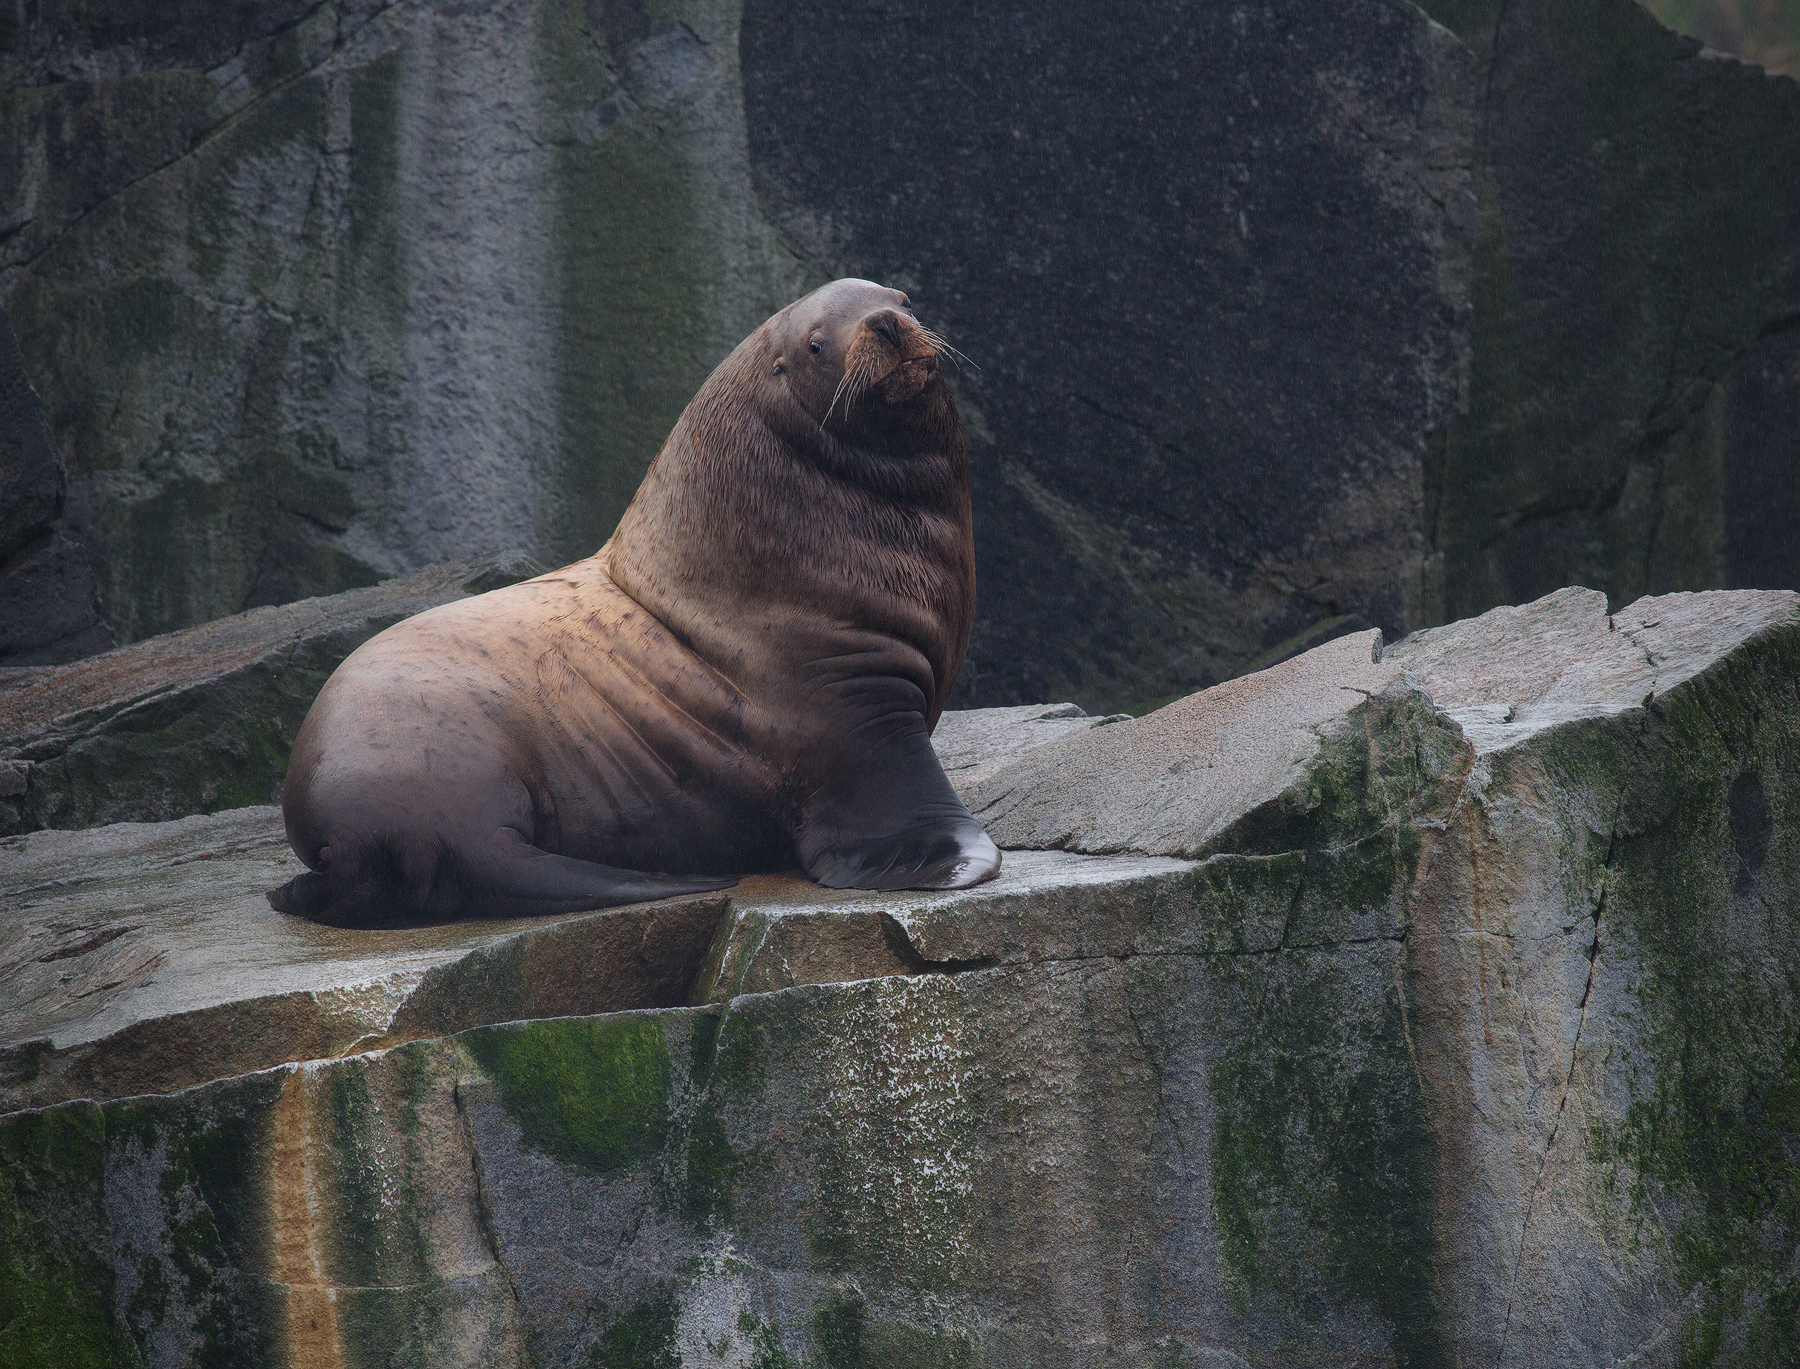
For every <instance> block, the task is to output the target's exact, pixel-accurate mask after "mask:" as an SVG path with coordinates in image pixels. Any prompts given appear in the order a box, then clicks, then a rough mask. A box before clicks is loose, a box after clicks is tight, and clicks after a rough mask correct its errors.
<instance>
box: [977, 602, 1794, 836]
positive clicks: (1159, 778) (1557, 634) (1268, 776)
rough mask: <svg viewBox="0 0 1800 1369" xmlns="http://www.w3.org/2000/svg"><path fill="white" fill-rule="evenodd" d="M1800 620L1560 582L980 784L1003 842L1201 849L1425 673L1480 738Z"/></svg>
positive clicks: (1585, 708)
mask: <svg viewBox="0 0 1800 1369" xmlns="http://www.w3.org/2000/svg"><path fill="white" fill-rule="evenodd" d="M1797 624H1800V595H1796V594H1794V593H1792V592H1789V591H1754V590H1746V591H1716V592H1709V593H1699V594H1665V595H1660V596H1656V597H1653V598H1647V599H1640V600H1638V601H1637V602H1636V603H1634V604H1631V605H1629V606H1628V607H1626V608H1624V609H1621V610H1620V611H1619V612H1618V613H1616V614H1611V615H1609V614H1608V613H1607V611H1606V596H1605V595H1604V594H1601V593H1599V592H1598V591H1595V590H1587V589H1581V588H1569V589H1562V590H1558V591H1556V592H1555V593H1553V594H1550V595H1546V596H1545V597H1544V598H1542V599H1539V600H1537V601H1536V602H1534V603H1530V604H1525V605H1521V606H1518V607H1507V608H1497V609H1492V610H1490V611H1489V612H1487V613H1484V614H1482V615H1481V616H1480V617H1478V618H1471V619H1467V620H1465V621H1462V622H1458V623H1452V624H1449V625H1447V626H1445V627H1441V628H1431V629H1428V630H1426V631H1423V632H1419V633H1415V634H1413V635H1412V636H1410V637H1408V638H1406V639H1404V640H1402V641H1400V642H1397V643H1394V644H1393V645H1392V646H1389V647H1386V648H1383V647H1382V645H1381V634H1380V633H1379V632H1363V633H1354V634H1352V635H1350V636H1347V637H1340V638H1338V639H1337V640H1336V641H1333V642H1328V643H1326V644H1325V645H1324V646H1321V647H1315V648H1314V649H1313V650H1311V651H1309V652H1306V653H1305V654H1304V655H1301V656H1296V657H1295V658H1293V659H1292V660H1290V661H1284V662H1283V663H1281V664H1280V665H1277V666H1273V667H1271V668H1270V669H1268V670H1263V671H1258V672H1257V673H1256V674H1254V675H1246V676H1243V677H1241V678H1239V679H1236V680H1229V681H1227V682H1226V683H1224V684H1222V685H1215V686H1214V687H1213V688H1211V689H1208V690H1204V691H1202V692H1200V693H1197V694H1192V695H1189V696H1188V697H1187V698H1185V699H1180V700H1178V701H1176V702H1175V703H1173V704H1170V705H1168V706H1167V707H1165V708H1162V709H1159V710H1158V711H1157V712H1155V713H1152V714H1150V715H1149V716H1147V717H1143V718H1138V719H1134V720H1131V721H1128V722H1122V723H1118V724H1116V725H1114V726H1111V727H1108V728H1106V729H1104V730H1102V731H1088V732H1084V733H1081V734H1078V735H1071V736H1069V737H1065V738H1060V739H1058V740H1057V741H1056V742H1055V743H1054V744H1053V745H1049V746H1044V747H1041V748H1036V749H1033V750H1032V751H1031V752H1030V753H1029V754H1026V755H1021V756H1018V757H1017V758H1015V759H1011V760H1008V761H1004V762H1002V763H1001V764H998V765H993V766H989V767H986V768H985V769H984V770H983V771H982V772H981V773H982V778H981V779H979V780H975V781H973V782H971V783H968V784H966V785H965V786H964V791H963V792H964V798H965V800H966V801H967V802H968V804H969V807H970V809H971V811H972V812H973V813H974V814H975V816H976V817H977V818H978V819H979V820H980V821H981V822H982V824H983V825H984V826H986V828H987V829H988V832H989V834H990V835H992V836H993V838H994V840H995V841H996V842H998V843H999V844H1000V845H1001V846H1002V847H1034V848H1049V847H1055V848H1061V849H1064V850H1071V851H1088V852H1094V853H1104V852H1113V851H1145V852H1152V853H1156V854H1160V855H1171V856H1187V857H1198V856H1203V855H1205V854H1207V853H1208V852H1209V851H1210V850H1213V849H1217V847H1218V843H1219V842H1220V841H1221V840H1222V839H1224V838H1226V837H1227V836H1228V834H1230V833H1231V832H1232V831H1233V829H1234V824H1237V823H1240V822H1242V821H1243V820H1245V819H1246V818H1249V817H1250V816H1251V815H1253V814H1255V813H1257V811H1258V810H1259V809H1262V808H1264V806H1265V805H1271V804H1276V803H1278V802H1280V801H1283V800H1284V798H1285V799H1286V800H1287V801H1288V806H1289V807H1294V806H1301V807H1311V806H1316V805H1317V803H1318V798H1317V796H1308V795H1306V794H1305V793H1303V792H1302V790H1303V789H1304V786H1305V784H1306V783H1308V782H1309V777H1310V776H1312V775H1314V774H1315V773H1316V772H1317V771H1318V770H1319V769H1320V765H1321V758H1322V756H1324V754H1325V752H1326V750H1327V749H1328V746H1329V743H1330V741H1331V739H1332V738H1334V737H1337V736H1340V735H1342V734H1343V732H1344V729H1345V727H1346V726H1347V725H1349V723H1350V720H1351V715H1352V714H1353V713H1355V712H1356V711H1357V710H1358V709H1359V708H1364V709H1365V710H1366V709H1367V708H1373V707H1377V706H1378V704H1379V702H1380V700H1381V699H1387V700H1389V702H1390V703H1395V704H1397V701H1398V699H1399V697H1400V696H1401V695H1404V694H1405V693H1407V692H1408V691H1411V692H1413V693H1414V694H1416V696H1417V701H1418V703H1419V704H1420V705H1421V706H1423V707H1425V708H1427V709H1431V710H1434V711H1438V712H1441V714H1442V715H1443V716H1444V717H1445V718H1447V719H1448V720H1449V721H1450V722H1451V723H1453V724H1454V725H1455V726H1456V727H1458V728H1460V729H1461V732H1462V734H1463V735H1464V736H1466V737H1467V738H1468V740H1469V742H1470V743H1471V744H1472V745H1473V746H1474V747H1475V749H1476V751H1477V752H1480V751H1485V750H1490V749H1493V748H1496V747H1503V746H1506V745H1510V744H1513V743H1516V742H1519V741H1522V740H1524V739H1526V738H1529V737H1532V736H1534V735H1536V734H1537V733H1538V732H1540V731H1542V730H1544V729H1546V728H1551V727H1556V726H1558V725H1561V724H1564V723H1569V722H1573V721H1576V720H1578V719H1582V718H1599V717H1607V716H1612V715H1616V714H1619V713H1622V712H1624V711H1626V710H1629V709H1633V708H1642V707H1644V706H1645V705H1646V704H1647V703H1649V702H1650V701H1651V700H1653V699H1654V698H1655V697H1656V696H1658V695H1659V694H1662V693H1665V692H1667V691H1668V690H1670V689H1673V688H1675V687H1677V686H1678V685H1680V684H1682V683H1683V682H1685V681H1687V680H1690V679H1692V678H1693V677H1694V676H1695V675H1696V674H1698V673H1700V672H1701V671H1704V670H1705V669H1707V668H1708V667H1709V666H1712V665H1714V664H1716V663H1717V662H1719V661H1720V660H1723V659H1724V658H1726V657H1727V656H1729V655H1730V654H1731V653H1732V652H1733V651H1734V650H1736V649H1737V648H1738V647H1740V646H1742V645H1744V644H1745V643H1746V642H1749V641H1751V640H1753V639H1755V638H1757V637H1758V636H1760V635H1763V634H1766V633H1769V632H1776V631H1781V630H1786V629H1792V628H1793V627H1795V626H1796V625H1797Z"/></svg>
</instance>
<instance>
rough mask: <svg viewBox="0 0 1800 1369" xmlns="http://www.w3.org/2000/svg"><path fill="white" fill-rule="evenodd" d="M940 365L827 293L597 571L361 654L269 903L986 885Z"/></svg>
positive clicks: (988, 847)
mask: <svg viewBox="0 0 1800 1369" xmlns="http://www.w3.org/2000/svg"><path fill="white" fill-rule="evenodd" d="M942 346H943V344H942V343H941V340H940V339H938V338H937V337H936V336H935V335H934V334H932V333H930V332H928V331H927V330H925V329H924V328H922V327H920V325H919V324H918V322H917V321H916V320H915V319H914V318H913V315H912V312H911V308H910V304H909V302H908V300H907V298H906V296H905V295H903V294H901V293H900V292H899V291H897V290H889V289H886V288H884V287H882V286H879V285H875V284H873V283H871V282H869V281H861V280H840V281H836V282H834V283H832V284H830V285H827V286H824V287H823V288H821V289H819V290H817V291H815V292H813V293H812V294H810V295H808V296H806V298H804V299H802V300H799V301H797V302H795V303H794V304H791V305H789V306H788V307H787V308H786V309H783V310H782V311H781V312H780V313H778V314H776V315H775V316H774V317H773V318H771V319H770V320H769V321H768V322H767V323H765V324H763V325H762V327H760V328H758V329H757V330H756V331H755V332H754V333H752V334H751V335H750V336H749V337H748V338H746V339H745V340H744V342H743V343H742V344H740V345H739V346H738V348H737V349H736V350H735V351H733V352H732V354H731V355H730V356H728V357H727V358H726V359H725V360H724V361H723V362H722V363H720V365H719V367H718V369H717V370H715V371H714V372H713V373H712V375H711V376H710V377H709V378H708V379H707V381H706V383H705V384H704V385H702V386H701V388H700V392H699V393H698V394H697V395H695V397H694V399H693V402H692V403H690V404H689V405H688V407H687V409H686V411H685V412H684V413H683V414H682V415H681V418H680V419H679V420H678V421H677V422H676V424H675V427H674V430H673V431H672V432H671V433H670V434H669V438H668V441H667V442H665V443H664V444H663V448H662V450H661V452H659V453H658V455H657V457H656V460H655V461H654V462H653V463H652V464H651V466H650V470H649V472H648V474H646V475H645V477H644V482H643V484H642V485H641V486H640V487H639V489H638V492H637V495H636V496H635V498H633V500H632V502H631V506H630V507H629V508H628V509H627V510H626V511H625V516H624V517H623V518H622V519H621V520H620V522H619V526H618V529H617V531H615V532H614V533H613V535H612V537H611V539H609V540H608V541H607V543H606V545H605V546H603V547H601V548H600V550H599V551H598V552H597V553H595V554H594V555H593V556H591V557H589V558H587V559H586V560H583V561H577V562H576V563H575V564H574V565H571V566H565V567H564V568H563V569H561V570H557V571H552V572H551V573H549V574H547V575H541V576H539V577H538V578H536V579H535V580H527V581H525V582H523V583H521V584H517V585H512V586H509V587H507V588H505V589H499V590H494V591H492V592H491V593H487V594H482V595H477V596H475V597H473V598H470V599H466V600H463V601H461V602H458V603H454V604H446V605H443V606H442V607H439V608H434V609H431V610H429V611H428V612H425V613H422V614H420V615H418V616H417V617H415V618H411V619H408V620H407V621H405V622H402V623H398V624H396V625H395V626H393V627H391V628H389V629H387V630H386V631H385V632H383V633H381V634H380V635H378V636H376V637H374V638H372V639H371V640H370V641H368V642H366V643H364V644H363V645H362V646H361V647H359V648H358V649H357V650H356V651H355V652H354V653H353V654H352V655H351V656H350V657H349V658H348V659H347V660H345V661H344V663H343V664H342V665H341V666H339V667H338V669H337V672H336V673H335V674H334V675H333V676H332V677H331V679H330V680H329V681H328V682H327V683H326V685H325V688H324V689H323V690H322V691H321V692H320V694H319V697H318V699H317V700H316V701H315V702H314V704H313V706H312V710H311V712H309V713H308V714H307V717H306V721H305V723H304V724H303V725H302V727H301V729H300V733H299V736H298V737H297V738H296V740H295V743H294V750H293V755H292V758H291V760H290V763H289V768H288V774H287V780H286V782H285V784H284V785H283V787H282V793H281V804H282V809H283V812H284V815H285V818H286V822H287V833H288V840H289V841H290V842H291V843H292V845H293V848H294V850H295V852H296V853H297V854H298V855H299V857H300V859H301V860H302V861H304V862H305V863H306V865H307V867H308V871H307V873H305V874H302V875H300V876H299V877H298V878H296V879H294V880H292V881H290V882H289V883H288V884H286V885H284V886H283V887H281V888H280V889H277V890H275V891H273V892H272V893H270V895H269V902H270V903H271V904H272V905H273V906H274V907H275V908H277V909H279V910H280V911H282V912H288V913H296V914H300V915H302V916H306V917H310V918H314V919H316V920H319V921H325V922H331V923H335V924H338V925H346V926H360V925H371V924H374V923H380V922H394V921H416V920H422V919H431V920H435V919H448V918H456V917H509V916H517V915H521V914H534V913H557V912H573V911H577V910H580V909H586V908H598V907H606V906H608V905H611V904H617V903H629V902H635V901H638V900H642V899H652V898H662V897H666V896H668V895H672V894H683V893H692V892H697V891H701V890H707V889H717V888H722V887H724V886H726V885H729V884H730V883H732V880H731V879H730V878H728V876H733V875H736V874H739V873H747V872H751V871H758V870H771V869H782V868H791V867H792V865H793V864H794V863H795V862H796V860H797V861H798V863H799V864H800V866H801V867H802V868H803V869H804V870H805V871H806V873H807V874H808V875H809V876H811V877H812V878H813V879H815V880H817V881H818V882H819V883H821V884H825V885H829V886H831V887H833V888H854V889H903V888H926V889H942V888H958V887H962V886H966V885H971V884H977V883H980V882H981V881H983V880H986V879H991V878H992V877H993V876H994V875H995V874H997V873H998V872H999V869H1000V852H999V851H998V849H996V847H995V846H994V844H993V842H992V841H990V840H989V839H988V836H987V834H986V833H985V832H983V831H982V830H981V827H980V825H979V824H977V823H976V821H975V820H974V819H973V818H972V817H970V815H969V810H968V809H967V808H966V807H964V806H963V803H962V800H961V799H959V798H958V797H957V796H956V793H955V791H954V790H953V789H951V787H950V782H949V780H948V779H946V778H945V776H944V771H943V768H942V766H940V765H939V763H938V760H937V757H936V755H935V754H934V753H933V751H932V749H931V742H930V734H931V730H932V729H933V728H934V727H935V726H936V724H937V719H938V715H939V714H940V713H941V712H942V711H943V707H944V701H945V700H946V699H947V698H948V697H949V693H950V688H951V686H952V685H953V684H954V683H955V681H956V672H957V670H958V668H959V667H960V666H961V664H962V659H963V653H964V651H965V649H966V648H967V646H968V641H969V629H970V625H971V622H972V619H973V614H974V607H975V558H974V542H973V531H972V524H971V519H970V508H969V470H968V452H967V448H966V447H965V445H964V442H963V433H962V423H961V420H960V418H959V417H958V415H957V411H956V404H955V401H954V399H953V398H952V397H951V394H950V391H949V388H948V386H947V385H946V384H945V383H944V379H943V377H942V375H941V374H940V372H939V369H938V362H939V358H938V352H939V350H940V348H941V347H942ZM645 871H660V872H664V873H656V874H649V873H643V872H645Z"/></svg>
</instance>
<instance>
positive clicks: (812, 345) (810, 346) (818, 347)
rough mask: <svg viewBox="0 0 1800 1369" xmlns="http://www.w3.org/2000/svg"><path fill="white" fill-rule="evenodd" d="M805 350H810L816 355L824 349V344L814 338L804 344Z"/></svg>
mask: <svg viewBox="0 0 1800 1369" xmlns="http://www.w3.org/2000/svg"><path fill="white" fill-rule="evenodd" d="M806 350H807V351H809V352H811V353H812V354H813V355H814V356H817V355H818V354H819V353H820V352H822V351H824V350H825V344H824V343H822V342H820V341H819V340H818V339H817V338H814V339H813V340H812V341H811V342H809V343H807V344H806Z"/></svg>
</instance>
